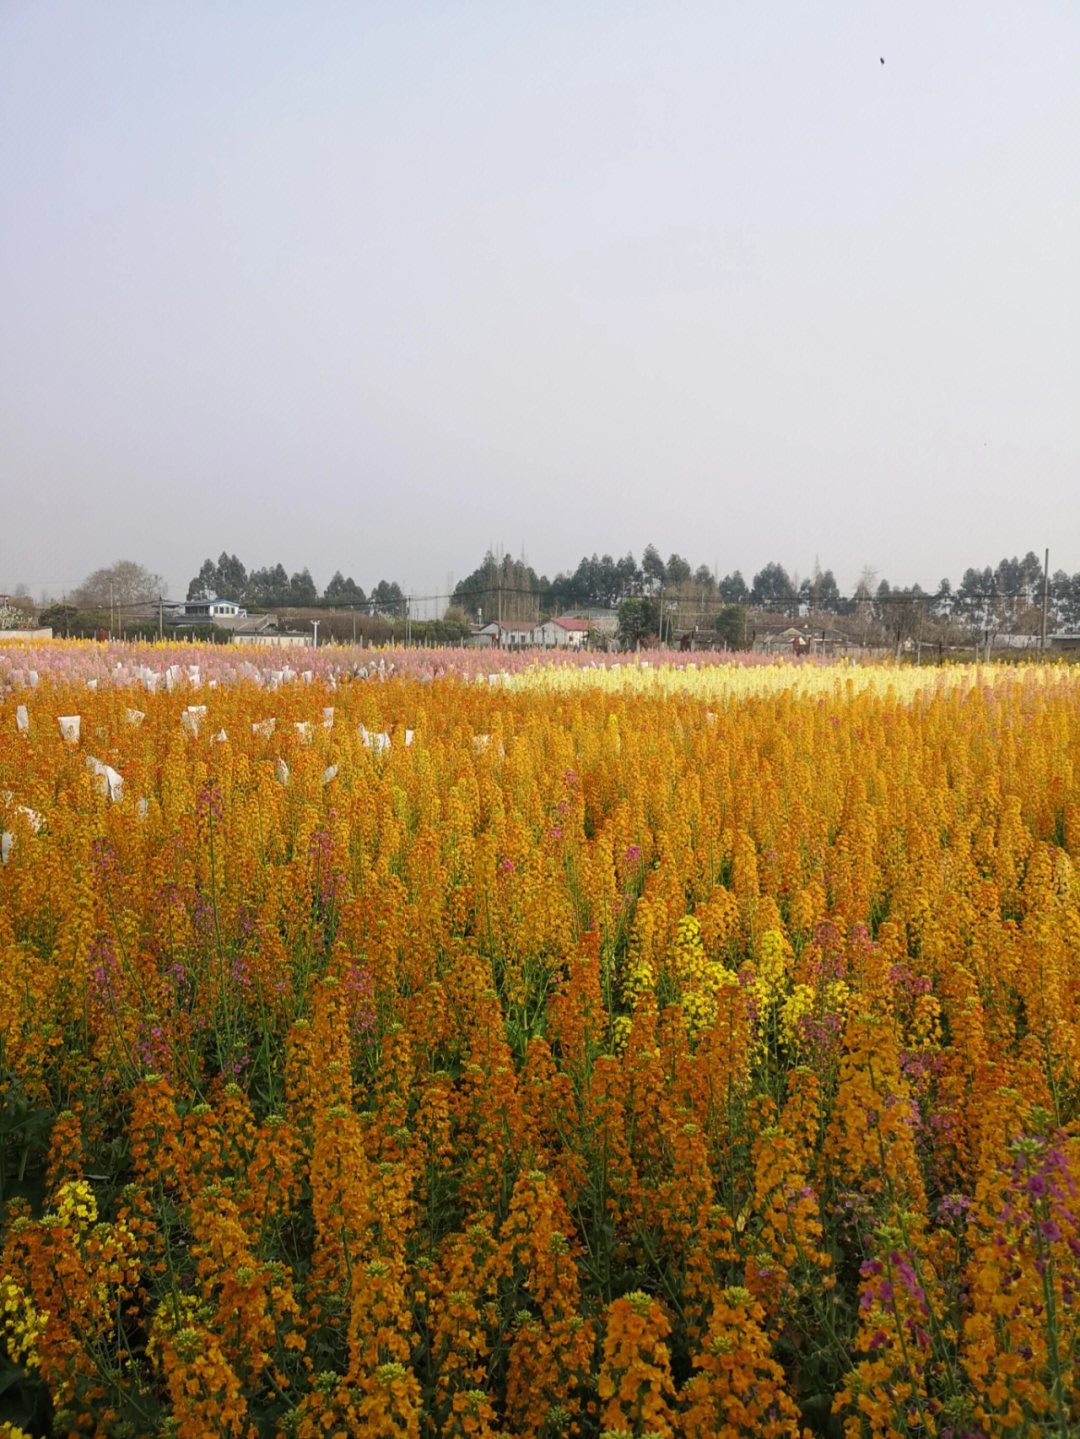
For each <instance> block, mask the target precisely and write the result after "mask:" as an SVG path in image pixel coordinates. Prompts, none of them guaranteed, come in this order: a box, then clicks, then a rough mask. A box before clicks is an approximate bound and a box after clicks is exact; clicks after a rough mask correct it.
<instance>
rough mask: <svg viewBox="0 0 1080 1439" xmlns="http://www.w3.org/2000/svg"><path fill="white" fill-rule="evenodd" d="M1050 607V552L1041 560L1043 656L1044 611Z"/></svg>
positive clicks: (1043, 636)
mask: <svg viewBox="0 0 1080 1439" xmlns="http://www.w3.org/2000/svg"><path fill="white" fill-rule="evenodd" d="M1049 605H1050V551H1049V550H1047V551H1046V558H1045V559H1044V560H1043V612H1042V644H1041V646H1040V648H1041V650H1042V652H1043V654H1045V653H1046V611H1047V609H1048V608H1049Z"/></svg>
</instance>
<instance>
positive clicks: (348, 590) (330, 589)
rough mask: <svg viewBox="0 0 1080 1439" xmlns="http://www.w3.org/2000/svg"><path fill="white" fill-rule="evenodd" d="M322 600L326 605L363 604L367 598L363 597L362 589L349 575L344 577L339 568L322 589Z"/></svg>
mask: <svg viewBox="0 0 1080 1439" xmlns="http://www.w3.org/2000/svg"><path fill="white" fill-rule="evenodd" d="M323 601H324V603H326V604H328V605H358V606H359V605H364V604H366V603H367V600H366V599H365V598H364V591H363V590H362V589H361V588H360V586H359V585H358V584H357V583H356V581H355V580H354V579H353V578H352V577H351V576H350V577H349V579H345V577H344V576H343V575H342V573H341V571H340V570H335V572H334V577H333V579H332V580H331V581H330V583H329V584H328V585H327V587H326V589H325V590H324V591H323Z"/></svg>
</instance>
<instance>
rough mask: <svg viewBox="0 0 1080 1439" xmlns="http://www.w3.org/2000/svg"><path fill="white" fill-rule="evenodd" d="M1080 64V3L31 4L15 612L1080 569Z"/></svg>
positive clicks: (1, 264)
mask: <svg viewBox="0 0 1080 1439" xmlns="http://www.w3.org/2000/svg"><path fill="white" fill-rule="evenodd" d="M882 59H884V64H882V63H881V61H882ZM1078 75H1080V6H1078V5H1077V4H1075V3H1072V0H1069V3H1064V0H1062V3H1059V4H1037V3H1032V4H1020V3H1015V4H1006V3H1003V0H980V3H970V4H945V5H943V4H941V0H916V3H908V4H904V5H896V4H890V5H888V6H885V5H876V4H868V3H865V0H857V3H852V4H844V5H841V4H833V5H799V4H795V3H789V4H779V3H771V0H755V3H753V4H733V3H717V0H710V3H700V4H691V3H686V4H678V3H676V4H671V3H663V4H662V3H659V0H656V3H641V4H634V3H630V0H622V3H611V4H606V5H601V4H591V3H587V0H573V3H557V0H545V3H544V4H535V5H525V4H506V3H492V4H490V5H482V4H475V3H465V0H441V3H432V4H419V3H406V0H388V3H382V0H363V3H356V0H348V3H344V0H342V3H311V4H299V3H292V4H280V3H278V4H275V3H267V0H259V3H254V0H250V3H249V0H232V3H230V4H228V5H220V4H216V3H214V4H209V3H205V4H203V3H196V0H184V3H178V4H167V3H155V4H146V3H145V0H137V3H130V4H129V3H124V0H108V3H106V4H95V3H73V4H67V5H62V4H56V3H50V0H29V3H20V0H5V3H4V4H2V5H0V280H2V288H0V296H2V302H0V466H2V472H0V486H2V488H0V590H3V589H5V588H11V587H13V586H14V585H15V584H16V583H17V582H20V581H22V582H25V583H27V584H29V585H30V586H31V588H32V590H33V592H34V593H38V592H39V591H40V590H42V589H43V588H44V589H47V590H49V591H51V592H52V593H60V592H62V591H63V590H64V589H65V588H66V587H70V586H73V585H74V584H76V583H78V581H79V580H80V579H81V578H82V577H83V576H84V575H85V574H86V573H87V572H89V571H90V570H92V569H94V568H96V567H98V566H99V565H102V564H106V563H109V562H111V561H112V560H114V559H117V558H119V557H121V556H125V557H131V558H134V559H137V560H139V561H141V562H142V563H144V564H146V565H147V566H149V567H150V568H151V569H156V570H159V571H161V572H162V573H163V574H164V575H165V577H166V579H167V581H168V583H169V585H170V588H171V590H172V592H173V593H174V594H182V593H183V592H184V590H185V589H186V585H187V581H188V580H189V579H190V577H191V576H192V575H193V574H194V573H195V572H196V571H197V569H198V567H199V565H200V564H201V562H202V561H203V559H204V558H205V557H206V556H207V555H210V554H212V555H214V556H216V555H217V554H218V553H219V552H220V550H221V549H222V548H225V549H228V550H229V551H230V552H235V553H237V554H238V555H239V556H240V558H241V559H242V560H244V562H245V563H246V564H247V565H248V566H249V567H253V566H261V565H265V564H275V563H277V562H278V561H280V562H281V563H282V564H284V565H285V567H286V569H288V570H289V571H290V572H291V571H293V570H295V569H298V568H300V567H301V566H303V565H305V564H306V565H308V566H310V568H311V570H312V573H313V575H314V578H315V580H316V582H317V583H318V584H319V585H320V587H321V586H322V585H325V583H326V581H327V580H328V579H329V578H330V575H331V573H332V572H333V570H334V569H335V568H338V567H340V568H341V569H342V570H343V571H344V572H345V573H346V574H347V575H348V574H351V575H352V576H353V577H354V578H355V579H356V580H357V582H358V583H359V584H361V585H363V586H364V587H365V588H369V587H370V586H372V585H373V584H374V583H375V582H376V581H377V580H378V579H380V578H383V577H386V578H389V579H397V580H398V581H399V582H401V583H402V584H403V585H404V586H405V587H406V588H407V589H411V590H413V591H414V592H426V591H428V590H431V589H435V590H442V589H444V588H445V584H446V580H447V576H448V575H449V574H451V573H453V574H454V576H455V577H456V578H461V577H462V576H463V575H464V574H466V573H467V572H468V571H469V570H471V569H472V568H473V567H474V566H475V565H476V564H477V563H478V562H479V560H480V559H481V557H482V554H483V551H484V550H485V549H486V547H487V546H488V545H489V544H490V545H493V546H496V547H498V546H503V547H505V548H506V549H509V550H511V551H512V552H514V553H515V554H516V553H518V552H520V550H521V547H522V546H523V545H524V548H525V551H526V554H527V557H528V559H529V561H530V563H532V564H533V565H534V566H535V567H536V569H537V570H538V571H546V572H547V573H549V574H553V573H554V572H555V571H556V570H558V569H560V568H566V567H570V566H573V565H575V564H576V563H577V561H578V559H579V558H580V557H581V555H582V554H584V553H592V552H593V551H594V550H595V551H600V552H604V551H609V552H611V553H613V554H615V555H616V556H618V555H620V554H622V553H625V551H626V550H628V549H629V550H633V552H634V553H635V555H636V556H637V557H638V558H639V559H640V556H641V551H642V549H643V548H644V546H645V545H646V544H647V543H649V542H650V541H651V542H653V543H655V544H656V545H657V546H658V547H659V548H660V550H661V551H662V552H663V553H664V554H665V555H667V554H668V553H669V552H670V551H671V550H673V549H674V550H678V551H679V552H680V553H682V554H684V555H685V556H686V557H687V558H688V559H689V560H690V561H691V562H692V563H693V564H695V565H697V564H700V563H706V564H708V565H709V566H710V567H712V566H715V565H719V568H720V571H721V573H724V572H727V571H729V570H731V569H734V568H735V567H740V568H742V570H743V572H744V573H745V574H746V575H747V578H750V576H751V575H752V574H753V572H754V571H755V570H756V569H759V568H760V567H761V566H762V565H763V564H764V563H765V562H766V561H768V560H778V561H779V562H780V563H782V564H784V565H785V566H786V567H787V568H788V569H789V571H798V572H799V573H800V574H806V573H808V572H809V571H810V570H811V568H812V566H813V564H814V560H815V557H818V558H820V561H821V564H822V565H823V566H831V567H832V568H833V569H834V570H835V571H836V574H837V578H838V580H839V582H840V584H841V586H842V587H845V588H846V587H850V586H853V585H854V583H855V581H856V580H857V578H858V575H859V572H860V570H861V569H862V567H863V566H864V565H866V564H869V565H872V566H874V567H875V568H876V569H877V570H878V571H879V573H881V574H883V575H885V576H887V577H888V578H889V579H890V580H891V581H892V582H894V583H899V582H907V581H911V580H918V581H919V582H920V583H922V584H923V585H925V586H928V587H929V586H931V585H933V584H935V583H936V581H937V580H938V579H939V578H941V576H942V575H945V574H947V575H949V577H950V578H951V579H952V580H953V582H954V583H956V582H957V581H958V580H959V578H960V576H961V573H962V570H963V568H964V567H965V566H966V565H969V564H978V565H983V564H992V563H995V562H996V561H997V560H998V559H1000V558H1001V557H1002V555H1004V554H1006V553H1008V554H1012V553H1014V552H1017V551H1019V552H1020V553H1023V552H1024V551H1025V550H1027V549H1029V548H1035V549H1038V550H1039V551H1040V553H1041V550H1042V547H1043V546H1044V545H1049V546H1050V550H1051V565H1052V567H1053V568H1059V567H1061V568H1065V569H1067V570H1069V571H1070V572H1071V571H1075V570H1077V569H1080V499H1078V498H1077V497H1078V494H1080V258H1078V257H1080V85H1078V83H1077V76H1078Z"/></svg>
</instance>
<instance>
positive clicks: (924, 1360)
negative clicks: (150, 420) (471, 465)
mask: <svg viewBox="0 0 1080 1439" xmlns="http://www.w3.org/2000/svg"><path fill="white" fill-rule="evenodd" d="M420 655H421V656H422V657H421V658H410V657H409V656H407V655H406V654H405V652H399V653H398V654H396V655H391V656H390V657H388V658H387V657H383V658H382V660H381V661H380V658H379V657H378V656H374V657H373V656H372V655H370V654H367V655H361V654H360V652H359V651H355V652H337V655H336V657H335V656H333V655H331V654H330V653H329V652H326V651H320V652H319V654H318V655H317V656H314V657H312V658H311V660H310V663H309V662H308V661H307V660H303V661H300V660H297V661H296V665H297V669H298V671H299V672H294V671H293V670H289V669H287V668H286V667H284V666H281V664H280V660H279V659H278V660H268V659H267V658H266V657H265V656H264V655H259V656H255V655H254V653H253V652H251V653H249V652H244V651H240V652H239V654H238V652H236V651H231V652H224V653H217V654H213V655H208V654H207V652H206V651H205V650H192V651H188V652H178V651H175V650H173V651H168V650H164V649H162V650H158V649H156V648H152V647H149V648H145V649H142V650H135V649H132V648H129V649H125V648H124V647H120V646H116V647H112V648H108V647H100V646H95V645H57V646H54V647H42V648H41V650H40V651H38V652H36V653H35V652H31V651H26V650H22V649H20V650H11V651H6V652H3V653H0V831H2V832H3V835H4V849H3V859H4V863H3V866H2V867H0V1203H2V1206H3V1208H2V1211H0V1246H2V1248H0V1335H2V1343H0V1421H6V1426H7V1427H6V1428H5V1425H4V1423H2V1422H0V1434H3V1433H5V1432H6V1433H9V1434H18V1433H20V1432H23V1433H26V1434H42V1435H43V1434H63V1435H67V1434H85V1435H101V1436H144V1435H145V1436H156V1435H161V1436H166V1435H168V1436H181V1439H196V1436H206V1435H228V1436H249V1435H251V1436H255V1435H258V1436H275V1435H283V1436H300V1439H315V1436H334V1435H341V1436H347V1435H348V1436H351V1435H371V1436H399V1435H414V1436H431V1439H436V1436H458V1435H461V1436H465V1435H471V1436H496V1435H509V1436H522V1439H523V1436H538V1437H539V1436H551V1439H555V1436H562V1435H573V1434H580V1435H583V1436H592V1439H597V1436H600V1435H611V1436H615V1435H635V1436H641V1439H644V1436H646V1435H657V1436H685V1439H711V1436H736V1435H738V1436H754V1435H791V1436H798V1435H802V1434H804V1433H809V1434H812V1435H823V1436H832V1435H850V1436H863V1435H867V1436H869V1435H906V1436H922V1435H934V1434H936V1435H942V1436H953V1439H961V1436H977V1435H1032V1434H1054V1435H1061V1436H1065V1435H1068V1434H1075V1433H1076V1432H1078V1429H1080V675H1078V674H1077V673H1076V671H1069V670H1067V669H1063V668H1050V667H1048V668H1044V669H1040V668H1038V667H1021V668H1015V669H998V670H994V669H983V670H976V669H960V668H957V669H950V670H947V671H934V670H919V671H914V670H912V671H896V670H891V669H857V668H853V667H849V668H838V667H827V666H821V665H817V664H811V663H807V662H801V663H794V664H792V663H787V664H775V663H773V664H764V665H758V664H746V665H719V664H716V665H713V664H708V663H704V662H701V657H700V656H699V657H697V662H696V663H690V662H687V661H686V660H685V657H684V661H683V663H682V665H681V667H677V666H676V665H675V664H674V663H672V662H671V660H672V659H673V657H670V659H669V660H668V661H665V660H663V658H661V659H658V660H657V661H656V662H655V663H654V664H652V665H642V664H638V663H626V664H622V665H619V666H615V665H613V664H610V663H609V664H608V665H607V666H606V667H603V666H598V665H596V664H595V663H593V662H592V661H590V660H584V659H575V660H573V661H571V662H559V663H557V664H544V665H536V664H535V663H533V662H532V661H530V660H528V659H527V657H514V660H513V663H512V665H511V666H509V667H503V668H500V665H499V663H498V657H486V656H485V657H483V659H482V660H480V659H478V658H477V657H476V656H469V657H467V658H465V659H462V660H461V661H459V662H449V661H447V660H446V658H445V656H442V657H441V658H440V657H438V656H436V655H435V654H434V653H432V654H427V655H426V656H425V655H424V654H423V652H420ZM361 670H362V671H363V672H362V673H361ZM305 671H306V672H305ZM480 680H483V681H484V682H483V683H481V682H478V681H480ZM75 717H78V724H77V725H76V726H73V725H71V724H70V723H68V724H66V725H64V726H62V725H61V724H60V720H61V719H62V718H63V719H65V720H68V721H70V720H71V719H73V718H75ZM76 730H77V737H76V735H75V731H76Z"/></svg>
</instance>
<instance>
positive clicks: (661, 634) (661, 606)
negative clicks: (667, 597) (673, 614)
mask: <svg viewBox="0 0 1080 1439" xmlns="http://www.w3.org/2000/svg"><path fill="white" fill-rule="evenodd" d="M656 638H657V639H658V640H659V641H660V643H661V644H663V643H664V586H663V585H661V586H660V633H659V634H658V635H657V636H656Z"/></svg>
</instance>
